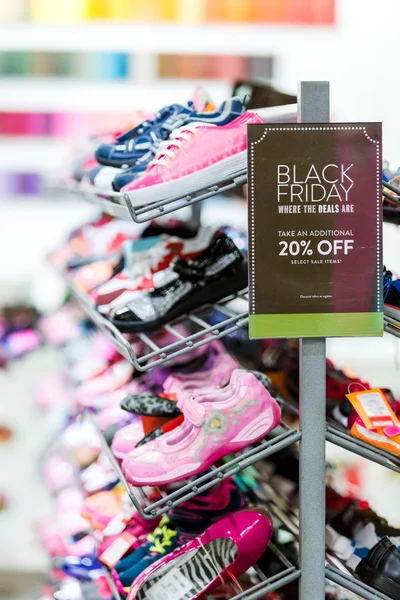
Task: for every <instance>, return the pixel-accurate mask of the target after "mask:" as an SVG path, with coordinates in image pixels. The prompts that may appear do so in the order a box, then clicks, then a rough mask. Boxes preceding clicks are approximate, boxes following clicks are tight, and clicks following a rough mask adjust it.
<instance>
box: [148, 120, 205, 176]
mask: <svg viewBox="0 0 400 600" xmlns="http://www.w3.org/2000/svg"><path fill="white" fill-rule="evenodd" d="M200 125H203V123H189V124H188V125H184V126H183V127H179V129H175V131H173V132H172V133H171V135H170V137H169V139H168V140H165V141H164V142H161V143H160V145H159V148H158V152H157V154H156V156H155V158H154V160H152V161H151V163H150V164H151V165H164V166H166V165H167V164H168V162H169V161H168V160H167V159H174V158H175V157H176V154H177V151H178V152H179V151H180V150H182V148H183V146H184V143H185V142H188V141H189V140H190V139H192V137H193V136H194V135H197V134H198V133H199V132H198V127H199V126H200Z"/></svg>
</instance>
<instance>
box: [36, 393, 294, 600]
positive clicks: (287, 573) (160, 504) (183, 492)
mask: <svg viewBox="0 0 400 600" xmlns="http://www.w3.org/2000/svg"><path fill="white" fill-rule="evenodd" d="M279 400H280V399H279ZM288 410H291V408H290V407H288ZM78 419H79V420H80V421H81V422H83V420H88V421H90V423H91V425H92V427H93V428H94V430H95V432H96V434H97V436H98V438H99V440H100V443H101V446H102V449H103V452H104V454H105V455H106V456H107V458H108V460H109V461H110V463H111V465H112V467H113V469H114V470H115V472H116V474H117V476H118V478H119V480H120V481H121V483H122V484H123V485H124V487H125V489H126V491H127V493H128V496H129V498H130V500H131V501H132V503H133V504H134V506H135V508H136V509H137V511H138V512H139V513H140V514H141V515H142V516H143V517H144V518H146V519H152V518H154V517H156V516H159V515H162V514H164V513H165V512H167V511H168V510H170V508H172V507H173V506H179V504H181V503H182V502H185V501H187V500H189V499H190V498H192V497H194V496H196V495H197V494H199V493H201V492H204V491H205V490H207V489H209V488H210V487H212V486H214V485H217V484H218V483H219V482H220V481H221V480H222V479H225V478H227V477H231V476H232V475H235V474H236V473H238V472H239V471H241V470H243V469H245V468H246V467H247V466H250V465H252V464H253V463H254V462H256V461H258V460H261V459H263V458H266V457H267V456H269V455H271V454H273V453H274V452H278V451H279V450H282V449H283V448H286V447H287V446H289V445H291V444H293V443H295V442H296V441H298V440H299V439H300V437H301V435H300V433H299V432H297V431H295V430H291V429H290V428H289V427H288V426H287V425H285V424H283V423H282V424H281V429H282V430H283V431H282V432H281V433H278V434H277V435H276V436H275V437H274V438H273V439H272V440H265V441H263V442H259V443H258V445H257V447H256V448H253V449H249V450H246V451H244V452H243V453H242V454H240V455H239V454H238V455H237V456H235V457H233V458H231V459H230V460H228V461H227V462H226V463H225V465H223V466H222V467H219V468H216V467H214V468H212V469H211V470H210V473H209V474H207V475H204V476H201V477H197V478H193V479H192V480H191V481H190V482H189V481H184V482H183V486H182V487H181V488H179V489H178V490H176V491H175V492H171V493H169V494H166V493H165V492H164V491H163V490H162V489H160V488H155V489H157V490H158V491H159V493H160V495H161V496H162V497H161V499H160V500H158V501H156V502H151V500H150V499H149V498H148V496H147V495H146V493H145V489H142V488H133V487H132V486H131V485H130V484H129V483H128V482H127V480H126V478H125V476H124V475H123V473H122V471H121V468H120V466H119V464H118V462H117V460H116V459H115V457H114V455H113V453H112V452H111V449H110V447H109V445H108V444H107V442H106V440H105V438H104V436H103V433H102V432H101V430H100V429H99V427H98V425H97V423H96V420H95V417H94V415H93V414H92V413H91V412H89V411H87V412H84V413H82V414H81V415H80V416H78ZM67 427H68V425H67V426H66V427H65V429H67ZM65 429H64V431H65ZM54 452H59V453H61V454H63V455H64V456H65V457H66V458H67V460H68V462H69V463H70V464H71V467H72V469H73V475H74V482H75V486H76V488H77V489H78V490H79V491H80V492H81V493H82V495H83V496H86V493H85V490H84V487H83V485H82V481H81V478H80V474H79V470H78V467H77V463H76V460H75V459H74V457H73V456H72V454H71V452H70V451H68V450H67V449H66V448H65V447H64V446H63V444H62V432H61V434H60V432H59V434H58V435H57V436H55V437H54V438H53V439H51V440H50V442H49V443H48V445H47V448H46V449H45V451H44V452H43V455H42V457H41V462H42V463H44V462H45V461H46V459H47V458H49V456H51V454H52V453H54ZM143 504H144V505H145V508H144V509H143V508H142V506H143ZM88 532H89V534H90V535H91V536H92V538H93V539H94V540H95V541H96V535H95V532H94V531H93V529H91V528H90V527H89V528H88ZM268 548H269V549H270V550H271V551H272V552H273V553H274V554H275V556H276V557H277V558H278V559H279V562H280V563H281V570H280V571H279V572H278V573H277V574H275V575H273V576H271V577H266V575H265V574H264V573H263V572H262V570H261V569H260V568H259V567H258V566H257V565H254V567H253V568H252V574H251V579H252V581H253V582H254V584H253V585H252V587H251V588H249V589H247V590H245V591H242V590H241V589H239V587H238V586H237V585H236V582H234V581H232V582H231V584H230V585H231V586H232V587H233V588H234V590H235V592H236V595H235V596H234V597H233V599H232V600H257V599H258V598H262V597H264V595H265V594H267V593H269V592H273V591H275V590H277V589H279V588H280V587H283V586H284V585H287V584H288V583H291V582H292V581H295V580H296V579H298V578H299V577H300V570H299V569H298V568H297V567H296V566H295V565H293V564H292V563H291V562H290V561H289V560H288V559H287V558H286V557H285V555H284V554H282V552H281V551H280V550H279V548H277V547H276V546H275V545H274V544H273V543H270V544H269V545H268ZM53 566H54V567H57V566H58V565H57V563H55V564H54V565H53ZM103 571H104V576H105V577H106V579H107V581H108V584H109V586H110V589H111V591H112V593H113V598H114V600H122V597H121V594H120V593H119V591H118V589H117V587H116V585H115V582H114V580H113V578H112V576H111V573H110V570H109V569H108V568H107V567H106V566H104V565H103ZM82 595H83V597H85V590H84V587H82Z"/></svg>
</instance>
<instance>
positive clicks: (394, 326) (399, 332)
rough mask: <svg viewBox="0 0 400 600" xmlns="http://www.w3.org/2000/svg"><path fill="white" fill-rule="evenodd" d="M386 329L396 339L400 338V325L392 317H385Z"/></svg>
mask: <svg viewBox="0 0 400 600" xmlns="http://www.w3.org/2000/svg"><path fill="white" fill-rule="evenodd" d="M384 329H385V331H386V332H387V333H391V334H392V335H394V336H395V337H400V323H399V322H398V321H396V320H395V319H392V317H388V316H387V315H385V316H384Z"/></svg>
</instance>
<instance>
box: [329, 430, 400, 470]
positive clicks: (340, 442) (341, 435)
mask: <svg viewBox="0 0 400 600" xmlns="http://www.w3.org/2000/svg"><path fill="white" fill-rule="evenodd" d="M326 439H327V441H328V442H332V444H335V445H336V446H340V447H341V448H344V449H345V450H349V451H350V452H354V453H355V454H358V455H359V456H362V457H363V458H366V459H368V460H371V461H373V462H375V463H377V464H378V465H381V466H382V467H386V468H387V469H390V470H391V471H395V472H396V473H400V457H397V456H396V455H395V454H392V453H391V452H387V451H386V450H381V449H380V448H377V447H376V446H372V445H371V444H368V443H367V442H364V441H363V440H359V439H358V438H355V437H353V436H352V435H350V434H349V433H347V431H346V430H345V429H344V428H342V427H341V426H340V425H337V424H336V423H335V424H333V423H332V424H328V425H327V429H326Z"/></svg>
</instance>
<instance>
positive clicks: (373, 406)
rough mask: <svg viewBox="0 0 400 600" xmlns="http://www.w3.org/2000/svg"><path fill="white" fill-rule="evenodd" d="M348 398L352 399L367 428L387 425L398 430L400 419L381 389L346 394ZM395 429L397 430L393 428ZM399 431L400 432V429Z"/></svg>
mask: <svg viewBox="0 0 400 600" xmlns="http://www.w3.org/2000/svg"><path fill="white" fill-rule="evenodd" d="M346 398H348V399H349V400H350V402H351V404H352V405H353V407H354V408H355V410H356V411H357V413H358V415H359V416H360V417H361V419H362V421H363V423H364V425H365V427H366V428H367V429H378V428H379V427H387V428H389V431H390V430H391V429H392V428H396V431H397V429H398V428H399V427H400V421H399V420H398V419H397V417H396V415H395V414H394V412H393V410H392V409H391V408H390V406H389V403H388V401H387V399H386V398H385V396H384V394H383V392H382V391H381V390H378V389H376V390H365V391H361V392H355V393H353V394H346ZM393 431H395V430H394V429H393ZM398 433H400V429H399V432H398ZM398 433H397V434H396V435H398ZM389 435H390V434H389Z"/></svg>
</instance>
